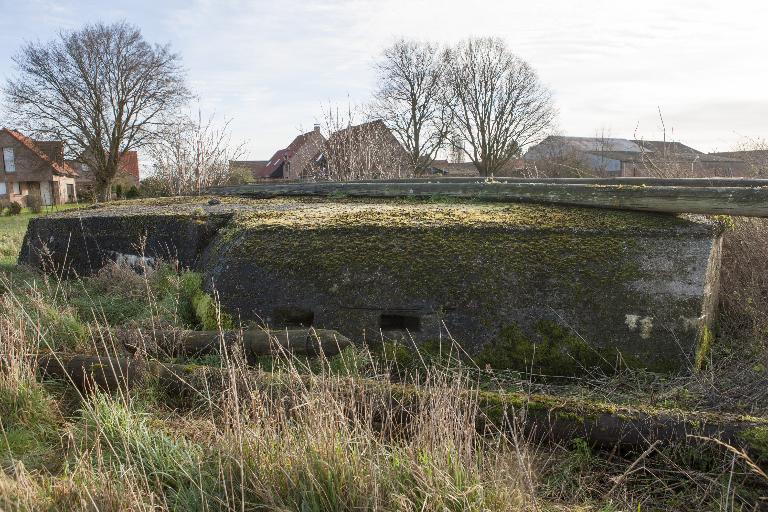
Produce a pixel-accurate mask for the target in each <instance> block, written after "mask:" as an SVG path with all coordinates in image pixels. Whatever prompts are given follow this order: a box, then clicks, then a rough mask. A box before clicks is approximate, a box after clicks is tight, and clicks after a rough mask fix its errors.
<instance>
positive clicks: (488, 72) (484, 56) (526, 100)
mask: <svg viewBox="0 0 768 512" xmlns="http://www.w3.org/2000/svg"><path fill="white" fill-rule="evenodd" d="M445 65H446V82H447V86H448V90H449V93H450V98H451V101H450V102H449V103H448V105H450V107H451V110H452V113H453V116H452V117H453V123H454V130H455V131H456V132H457V133H458V134H459V135H460V136H461V138H462V139H464V141H465V142H466V146H465V149H464V151H465V152H466V154H467V156H468V157H469V159H470V160H471V161H472V162H473V163H474V164H475V166H476V167H477V169H478V170H479V171H480V174H481V175H483V176H489V175H492V174H494V173H495V172H496V171H498V170H499V169H501V168H502V167H504V165H505V164H506V163H507V162H508V161H509V160H510V159H511V158H513V157H514V156H516V155H518V154H520V151H521V150H522V148H523V147H525V146H526V145H528V144H531V143H533V142H535V141H537V140H538V139H540V138H541V137H542V135H543V134H544V133H545V132H546V131H547V130H548V129H549V128H550V127H551V126H552V125H553V123H554V120H555V116H556V111H555V108H554V107H553V103H552V96H551V93H550V92H549V90H548V89H547V88H546V87H545V86H544V85H543V84H542V83H541V82H540V81H539V78H538V76H537V74H536V72H535V71H534V69H533V68H532V67H531V66H530V65H529V64H528V63H527V62H525V61H524V60H522V59H520V58H519V57H517V56H516V55H515V54H513V53H512V52H510V51H509V49H508V48H507V46H506V45H505V43H504V41H502V40H501V39H499V38H471V39H467V40H466V41H463V42H461V43H459V44H458V45H456V46H455V47H453V48H450V49H449V50H447V51H446V54H445Z"/></svg>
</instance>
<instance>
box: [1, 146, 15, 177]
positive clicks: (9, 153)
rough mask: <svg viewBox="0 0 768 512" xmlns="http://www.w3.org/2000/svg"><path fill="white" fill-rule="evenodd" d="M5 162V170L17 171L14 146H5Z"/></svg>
mask: <svg viewBox="0 0 768 512" xmlns="http://www.w3.org/2000/svg"><path fill="white" fill-rule="evenodd" d="M3 162H4V163H5V172H8V173H10V172H16V158H15V156H14V154H13V148H3Z"/></svg>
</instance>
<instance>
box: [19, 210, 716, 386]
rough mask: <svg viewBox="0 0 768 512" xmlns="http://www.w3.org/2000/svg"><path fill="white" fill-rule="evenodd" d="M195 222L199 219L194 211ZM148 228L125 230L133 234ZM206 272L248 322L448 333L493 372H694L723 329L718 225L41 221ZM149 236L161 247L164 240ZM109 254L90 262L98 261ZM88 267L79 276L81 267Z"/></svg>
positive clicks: (480, 213) (549, 213)
mask: <svg viewBox="0 0 768 512" xmlns="http://www.w3.org/2000/svg"><path fill="white" fill-rule="evenodd" d="M193 212H196V213H194V214H193ZM127 225H140V226H142V228H141V229H134V230H133V231H126V232H115V230H116V229H120V228H121V227H122V226H127ZM140 233H146V234H147V236H148V239H152V240H154V242H153V243H152V244H147V249H146V250H145V255H146V256H149V257H167V255H168V254H172V255H173V254H176V255H184V257H183V258H181V257H179V260H180V261H181V262H182V264H184V265H188V266H192V267H194V268H197V269H199V270H201V271H202V272H204V274H205V277H206V284H207V285H208V286H211V285H213V286H215V287H216V289H217V291H218V293H219V296H220V298H221V300H222V302H223V305H224V307H225V308H226V309H228V310H229V311H230V312H232V313H235V314H236V315H240V317H241V318H242V319H253V320H257V321H262V322H265V323H268V324H271V325H275V326H289V327H298V326H304V327H306V326H308V325H310V324H311V325H312V326H314V327H317V328H326V329H335V330H337V331H339V332H341V333H342V334H343V335H345V336H348V337H350V338H351V339H353V340H355V341H360V340H362V339H366V340H368V341H374V342H376V341H379V340H381V331H380V329H382V330H383V332H384V336H385V337H386V338H399V339H403V338H407V337H411V336H412V337H413V339H414V340H415V341H417V342H424V341H432V340H437V339H438V338H439V337H442V338H443V339H445V338H446V337H447V336H448V334H449V333H450V335H451V336H452V337H453V338H454V339H456V340H457V341H459V342H460V343H462V345H463V346H464V347H466V348H467V350H468V351H469V352H471V353H474V354H476V356H477V358H478V360H479V361H480V362H481V364H486V363H487V364H491V365H493V366H500V367H515V368H521V369H522V368H532V369H533V370H534V371H540V372H543V373H549V374H553V373H554V374H566V373H573V372H576V371H579V369H580V368H581V367H585V366H604V367H611V366H613V365H614V364H616V362H617V361H618V360H621V361H622V362H623V363H624V364H627V365H630V366H635V367H645V368H649V369H652V370H659V371H679V370H685V369H690V368H692V367H693V366H694V365H695V364H696V361H697V358H698V360H699V361H701V360H702V359H703V358H704V356H705V355H706V350H700V349H702V348H704V349H706V347H707V346H708V344H709V343H710V342H711V335H710V334H709V332H710V331H709V327H711V325H712V322H713V321H714V318H715V305H716V303H717V301H716V294H717V285H718V276H719V264H720V230H719V227H718V225H716V224H714V223H712V222H709V221H707V220H705V219H704V218H696V217H688V218H683V217H678V216H672V215H664V214H649V213H633V212H618V211H608V210H598V209H586V208H564V207H554V206H537V205H522V204H488V203H482V204H478V203H450V204H445V203H425V202H402V201H400V202H398V201H385V200H379V201H367V202H362V201H352V200H339V201H333V200H325V201H321V200H285V199H283V200H252V201H247V200H239V201H236V202H232V203H227V202H225V203H224V204H221V205H217V206H215V207H208V206H207V205H206V203H205V202H202V203H201V202H199V201H198V202H197V203H194V204H185V205H174V204H172V205H170V206H168V205H163V204H162V203H161V202H159V203H157V204H156V205H154V206H152V205H143V206H141V207H139V208H137V209H135V210H133V209H131V208H130V207H128V206H118V207H115V208H108V209H106V208H105V209H101V210H88V211H85V212H80V213H75V212H72V213H65V214H61V215H58V216H51V217H47V218H44V219H39V220H37V221H35V222H33V223H32V224H30V228H29V231H28V233H27V238H26V240H25V245H24V251H23V253H22V257H21V260H22V261H25V262H29V263H33V264H36V265H40V263H41V261H42V259H41V258H40V257H39V256H35V255H36V254H39V253H40V252H41V244H40V242H41V241H46V242H47V246H48V249H51V248H53V255H52V256H53V260H55V261H64V256H63V255H62V253H63V254H67V253H66V247H67V241H68V240H74V239H78V238H80V239H84V240H90V241H91V242H90V243H83V244H80V245H78V246H77V247H76V248H75V249H76V250H73V244H72V243H70V244H69V252H68V256H67V262H68V263H69V264H70V265H72V266H73V267H75V268H77V269H78V271H80V269H86V270H94V269H95V267H96V266H97V265H94V263H93V262H94V261H97V262H101V261H105V260H107V259H109V258H110V254H112V253H120V254H138V253H137V252H136V251H133V252H131V247H132V246H133V245H135V243H136V240H135V239H134V238H135V237H137V235H139V234H140ZM153 237H154V238H153ZM94 250H95V251H97V257H95V258H94V257H93V255H92V253H93V251H94ZM84 259H86V262H85V263H84V262H83V260H84Z"/></svg>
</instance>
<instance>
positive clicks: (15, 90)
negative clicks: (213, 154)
mask: <svg viewBox="0 0 768 512" xmlns="http://www.w3.org/2000/svg"><path fill="white" fill-rule="evenodd" d="M13 60H14V63H15V64H16V67H17V68H18V69H17V73H16V76H14V77H12V78H10V79H9V80H8V81H7V83H6V85H5V91H4V92H5V96H6V109H7V111H8V113H9V114H10V116H11V118H12V119H13V120H14V121H15V122H16V123H17V125H18V126H19V127H21V128H22V129H26V130H28V131H30V132H32V133H34V134H36V135H39V136H48V137H54V138H60V139H62V140H63V141H64V142H65V144H66V145H67V146H66V147H67V153H68V154H69V155H70V156H72V157H74V158H77V159H78V160H80V161H82V163H84V164H86V165H87V166H88V167H89V168H90V170H91V171H92V172H93V176H94V181H95V186H96V191H97V194H98V196H99V198H101V199H109V197H110V190H111V187H110V184H111V182H112V179H113V178H114V176H115V173H116V172H117V170H118V163H119V161H120V157H121V156H122V155H123V154H124V153H125V152H126V151H130V150H132V149H136V148H140V147H142V146H145V145H146V144H148V143H149V142H151V140H152V139H153V138H154V136H155V134H156V133H157V131H158V128H159V127H161V126H163V125H164V123H165V119H166V114H167V113H169V112H171V111H174V110H175V109H176V108H177V107H179V106H180V105H181V104H183V103H184V102H185V101H186V100H187V98H188V90H187V87H186V85H185V77H184V72H183V70H182V68H181V66H180V59H179V56H178V55H177V54H175V53H173V52H172V51H171V50H170V48H169V47H168V46H158V45H151V44H150V43H148V42H147V41H146V40H145V39H144V37H143V36H142V34H141V31H140V30H139V29H138V28H137V27H135V26H133V25H130V24H128V23H125V22H119V23H114V24H110V25H106V24H103V23H97V24H94V25H86V26H85V27H83V28H82V29H80V30H76V31H71V32H62V33H60V34H59V36H58V38H57V39H55V40H52V41H49V42H47V43H29V44H27V45H25V46H24V47H22V49H21V50H20V51H19V53H18V54H17V55H16V56H15V57H14V59H13Z"/></svg>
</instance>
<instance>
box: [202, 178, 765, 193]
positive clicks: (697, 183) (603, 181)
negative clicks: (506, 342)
mask: <svg viewBox="0 0 768 512" xmlns="http://www.w3.org/2000/svg"><path fill="white" fill-rule="evenodd" d="M486 182H490V183H552V184H574V185H579V184H581V185H638V186H642V185H645V186H658V187H768V179H748V178H648V177H617V178H520V177H514V176H497V177H494V178H488V179H486V178H483V177H479V176H475V177H468V176H460V177H449V176H431V177H428V178H399V179H388V180H367V181H356V182H354V183H370V184H383V183H454V184H456V183H486ZM313 183H352V182H316V181H302V180H279V179H273V180H271V182H269V183H264V182H260V183H253V184H249V185H241V186H245V187H252V186H259V187H263V186H274V185H311V184H313ZM231 188H233V187H213V188H211V189H210V191H212V192H213V191H218V190H228V189H231Z"/></svg>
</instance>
